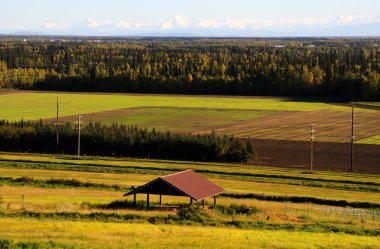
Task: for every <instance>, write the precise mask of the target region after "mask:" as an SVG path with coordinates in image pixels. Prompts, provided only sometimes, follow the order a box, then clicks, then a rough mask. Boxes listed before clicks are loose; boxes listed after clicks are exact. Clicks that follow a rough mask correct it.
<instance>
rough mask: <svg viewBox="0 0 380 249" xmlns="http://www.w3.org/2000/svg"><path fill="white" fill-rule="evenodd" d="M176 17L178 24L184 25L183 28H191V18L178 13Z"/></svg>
mask: <svg viewBox="0 0 380 249" xmlns="http://www.w3.org/2000/svg"><path fill="white" fill-rule="evenodd" d="M174 19H175V21H176V23H177V25H178V26H180V27H182V28H189V27H190V25H191V24H190V21H189V19H187V18H186V17H185V16H182V15H176V16H175V17H174Z"/></svg>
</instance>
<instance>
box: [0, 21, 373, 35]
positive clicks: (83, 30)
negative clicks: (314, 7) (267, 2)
mask: <svg viewBox="0 0 380 249" xmlns="http://www.w3.org/2000/svg"><path fill="white" fill-rule="evenodd" d="M0 34H3V35H14V36H30V35H36V36H42V35H71V36H140V37H302V36H307V37H315V36H323V37H326V36H331V37H335V36H380V22H373V23H363V24H356V25H336V26H335V27H331V28H323V27H315V26H314V27H298V28H294V27H293V28H289V29H285V28H283V29H276V30H274V29H273V30H272V29H269V28H268V29H258V30H234V29H196V28H193V29H186V31H184V30H181V29H177V30H171V31H170V32H169V31H162V32H161V31H159V30H158V31H152V32H137V31H121V30H113V31H107V30H104V29H98V28H94V27H89V26H88V25H85V24H84V23H81V24H78V25H76V26H73V27H71V28H69V29H65V30H57V31H53V30H52V31H28V30H25V31H17V32H9V31H1V30H0Z"/></svg>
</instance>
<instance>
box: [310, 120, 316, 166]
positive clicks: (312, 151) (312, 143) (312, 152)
mask: <svg viewBox="0 0 380 249" xmlns="http://www.w3.org/2000/svg"><path fill="white" fill-rule="evenodd" d="M314 128H315V124H311V125H310V172H313V163H314V138H315V129H314Z"/></svg>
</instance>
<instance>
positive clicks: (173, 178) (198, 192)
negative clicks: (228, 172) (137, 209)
mask: <svg viewBox="0 0 380 249" xmlns="http://www.w3.org/2000/svg"><path fill="white" fill-rule="evenodd" d="M224 192H225V190H224V189H223V188H221V187H219V186H217V185H216V184H214V183H212V182H211V181H209V180H207V179H206V178H204V177H202V176H200V175H199V174H197V173H196V172H195V171H193V170H191V169H189V170H185V171H182V172H178V173H175V174H171V175H167V176H162V177H159V178H157V179H155V180H153V181H151V182H148V183H147V184H145V185H143V186H141V187H138V188H136V189H134V190H132V191H131V192H129V193H127V194H125V195H124V196H130V195H133V201H134V205H135V206H136V195H137V194H146V200H147V207H149V197H150V195H159V196H160V205H161V204H162V195H169V196H187V197H189V198H190V204H191V203H192V202H193V201H202V205H203V206H204V200H205V199H206V198H210V197H213V198H214V206H215V205H216V196H217V195H219V194H221V193H224Z"/></svg>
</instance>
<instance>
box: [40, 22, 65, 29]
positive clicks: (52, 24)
mask: <svg viewBox="0 0 380 249" xmlns="http://www.w3.org/2000/svg"><path fill="white" fill-rule="evenodd" d="M44 27H45V28H46V29H49V30H59V29H68V28H70V27H71V25H70V24H67V23H56V22H48V23H45V24H44Z"/></svg>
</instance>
